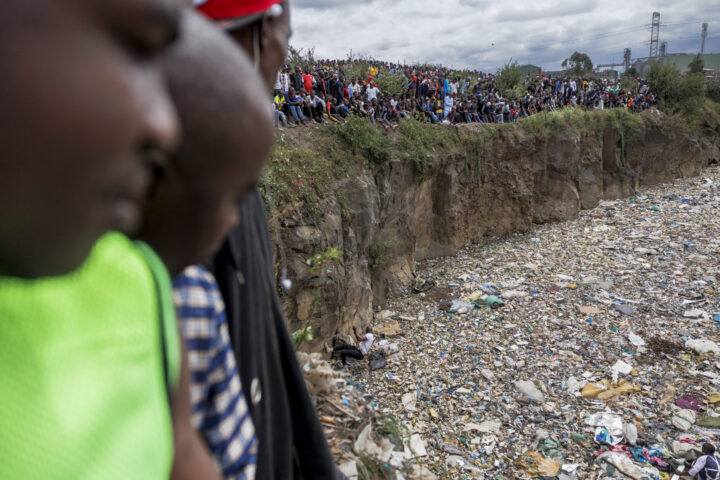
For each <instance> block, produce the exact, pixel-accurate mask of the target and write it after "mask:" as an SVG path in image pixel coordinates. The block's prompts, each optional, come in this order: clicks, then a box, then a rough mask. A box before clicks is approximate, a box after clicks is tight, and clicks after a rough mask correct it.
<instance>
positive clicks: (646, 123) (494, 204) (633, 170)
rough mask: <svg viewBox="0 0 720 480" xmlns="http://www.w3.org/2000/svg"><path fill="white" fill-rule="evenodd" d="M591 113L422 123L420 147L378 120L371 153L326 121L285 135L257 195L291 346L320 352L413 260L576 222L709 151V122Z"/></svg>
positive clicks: (393, 285)
mask: <svg viewBox="0 0 720 480" xmlns="http://www.w3.org/2000/svg"><path fill="white" fill-rule="evenodd" d="M602 115H604V114H603V113H602V112H595V113H593V114H588V115H585V116H584V117H582V118H587V120H585V124H583V125H580V126H579V127H577V128H570V127H571V126H567V127H568V128H559V129H558V128H548V129H535V130H533V129H530V128H528V127H527V126H526V127H521V126H518V125H506V126H502V127H497V126H490V127H488V126H483V125H463V126H458V127H450V126H424V125H421V126H420V127H421V128H427V129H434V130H433V135H434V136H433V137H431V138H430V139H429V141H428V139H427V138H423V139H422V141H423V142H424V144H425V145H426V146H425V147H421V146H420V143H422V142H421V141H420V140H418V138H420V137H413V136H412V135H406V136H405V137H403V135H405V134H404V133H403V132H402V131H397V132H396V131H391V132H383V131H382V130H380V129H379V127H378V130H377V133H376V135H378V136H387V137H388V138H380V137H378V140H381V141H382V142H380V145H381V147H378V148H379V149H377V150H369V149H364V148H363V147H362V145H361V146H360V147H359V148H358V147H357V145H353V144H352V138H351V139H350V143H348V142H347V141H343V140H342V138H341V137H339V136H338V135H337V134H336V133H334V132H333V129H339V128H346V130H345V131H344V133H345V134H348V131H347V127H344V126H340V127H338V126H334V125H331V126H318V127H315V126H313V127H306V128H298V129H295V130H292V131H285V132H284V135H283V136H282V138H280V139H279V140H278V142H279V144H280V147H278V148H277V149H276V152H275V158H273V160H272V162H271V164H270V166H269V170H268V178H266V182H265V183H266V185H269V186H270V188H266V197H269V200H270V202H269V203H270V205H271V211H270V215H271V230H272V231H273V235H274V237H275V239H276V245H275V246H276V252H277V257H278V272H280V270H281V268H282V264H283V263H284V262H285V259H286V262H287V269H288V277H289V278H290V279H291V280H292V282H293V284H292V288H291V289H290V290H289V291H287V292H283V300H284V303H285V306H286V312H287V314H288V323H289V329H290V331H291V332H292V331H296V330H298V329H301V328H304V327H310V328H311V329H312V332H313V340H312V341H309V342H305V343H304V344H303V345H302V347H301V348H302V349H303V350H315V351H317V350H321V349H323V348H324V347H325V346H327V345H329V344H330V343H331V339H332V337H333V336H334V335H336V334H349V333H351V331H352V327H353V326H358V327H364V326H365V325H368V324H370V323H371V321H372V318H373V312H374V311H376V310H377V309H379V308H381V307H382V305H383V304H384V302H385V299H386V298H387V296H388V295H392V294H393V293H397V292H399V291H402V290H405V289H408V288H412V285H413V282H414V265H415V262H416V261H418V260H423V259H426V258H432V257H438V256H445V255H452V254H454V253H455V252H457V250H459V249H460V248H461V247H462V246H464V245H465V244H467V243H468V242H473V241H481V240H482V239H483V238H484V237H488V236H504V235H508V234H512V233H517V232H523V231H526V230H528V229H529V228H530V227H531V225H532V224H533V223H546V222H559V221H565V220H569V219H572V218H575V217H576V216H577V214H578V212H579V211H580V210H581V209H591V208H594V207H595V206H596V205H597V204H598V202H599V201H600V200H603V199H612V198H620V197H626V196H631V195H633V193H634V192H635V189H637V188H638V187H639V186H641V185H653V184H657V183H661V182H666V181H669V180H672V179H674V178H679V177H688V176H693V175H697V174H698V173H699V172H700V171H701V170H702V169H703V167H705V166H707V165H708V164H710V163H712V162H717V161H718V159H720V122H717V121H716V119H715V118H709V119H705V120H704V121H703V122H701V127H700V128H697V129H686V128H682V124H681V123H679V122H678V120H677V119H671V118H668V117H665V116H664V115H663V114H661V113H660V112H658V111H649V112H645V113H643V114H642V115H638V116H636V118H634V119H632V121H631V122H625V123H624V124H617V123H615V124H614V123H613V122H612V121H605V119H604V118H603V117H602ZM439 129H442V130H439ZM398 130H401V129H398ZM349 134H350V135H354V134H355V132H349ZM373 135H375V133H373ZM373 138H374V137H373ZM433 139H439V141H438V142H437V143H434V142H433ZM415 140H417V148H415V146H414V145H415V143H414V141H415ZM383 142H384V143H383ZM319 159H321V160H322V162H319V163H320V164H319V165H317V164H313V162H316V163H317V161H318V160H319ZM311 164H313V165H314V166H313V165H311ZM308 165H310V166H308ZM295 177H297V178H295ZM318 178H321V179H320V181H319V183H318ZM283 184H285V185H286V186H285V187H283ZM288 185H289V186H288ZM293 192H294V195H293ZM308 192H311V193H312V195H310V193H308Z"/></svg>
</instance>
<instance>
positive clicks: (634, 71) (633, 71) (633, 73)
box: [623, 67, 638, 78]
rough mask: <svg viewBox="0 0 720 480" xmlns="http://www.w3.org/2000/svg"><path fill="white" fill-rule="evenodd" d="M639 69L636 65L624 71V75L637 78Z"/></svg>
mask: <svg viewBox="0 0 720 480" xmlns="http://www.w3.org/2000/svg"><path fill="white" fill-rule="evenodd" d="M637 76H638V71H637V68H635V67H630V68H628V69H627V70H625V71H624V72H623V77H630V78H637Z"/></svg>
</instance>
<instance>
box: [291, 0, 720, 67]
mask: <svg viewBox="0 0 720 480" xmlns="http://www.w3.org/2000/svg"><path fill="white" fill-rule="evenodd" d="M290 5H291V8H292V27H293V36H292V38H291V40H290V44H291V45H292V46H294V47H296V48H304V49H307V48H311V47H315V57H316V58H346V57H347V56H348V54H349V53H350V51H351V49H352V53H353V56H358V55H360V56H371V57H373V58H378V59H381V60H389V61H398V60H399V61H400V62H403V61H404V62H407V63H416V62H421V63H426V62H428V63H441V64H443V65H446V66H452V67H469V68H477V69H479V70H483V71H486V72H494V71H496V70H497V69H498V67H500V66H502V65H503V64H504V63H505V62H506V61H508V60H509V59H511V58H512V59H513V60H517V61H518V62H519V63H520V64H524V63H532V64H535V65H540V66H541V67H543V68H545V69H547V70H556V69H559V68H560V63H561V62H562V60H563V59H564V58H566V57H568V56H570V54H571V53H572V52H573V51H575V50H578V51H580V52H585V53H588V54H589V55H590V58H591V59H592V61H593V63H595V64H600V63H611V62H613V61H614V62H621V61H622V56H623V49H624V48H626V47H629V48H631V49H632V58H633V59H635V58H638V57H647V56H648V53H649V49H650V22H651V20H652V12H653V11H658V12H660V22H661V24H662V25H661V27H660V41H663V40H665V41H667V42H668V52H669V53H681V52H687V53H697V52H698V51H699V50H700V29H701V23H703V22H707V23H708V24H709V25H708V35H707V40H706V41H705V52H706V53H710V52H712V53H720V0H672V1H670V0H650V1H649V2H648V1H638V0H604V1H601V0H563V1H560V0H532V1H528V0H515V1H512V0H503V1H498V0H495V1H488V0H439V1H430V0H290Z"/></svg>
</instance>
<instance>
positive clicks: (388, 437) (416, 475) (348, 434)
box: [297, 352, 437, 480]
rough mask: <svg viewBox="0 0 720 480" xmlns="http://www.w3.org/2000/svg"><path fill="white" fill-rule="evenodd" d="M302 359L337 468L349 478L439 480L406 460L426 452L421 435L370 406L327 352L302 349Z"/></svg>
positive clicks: (300, 357) (311, 393)
mask: <svg viewBox="0 0 720 480" xmlns="http://www.w3.org/2000/svg"><path fill="white" fill-rule="evenodd" d="M297 356H298V362H299V364H300V366H301V368H302V371H303V374H304V376H305V382H306V384H307V386H308V390H309V392H310V395H311V397H312V398H313V399H314V401H315V403H316V409H317V411H318V416H319V418H320V423H321V424H322V426H323V430H324V432H325V436H326V438H327V440H328V444H329V446H330V450H331V453H332V455H333V459H334V460H335V464H336V465H337V466H338V469H339V470H340V471H341V472H342V473H343V474H344V475H345V476H346V477H347V478H349V479H350V480H358V479H359V478H362V479H366V480H372V479H375V478H393V479H398V480H403V479H405V478H408V479H418V480H436V479H437V477H436V476H435V475H434V474H433V473H432V472H431V471H430V470H429V469H427V468H426V467H424V466H422V465H420V464H418V463H415V464H411V462H409V461H408V460H410V459H412V458H414V457H415V456H416V455H418V454H419V455H425V454H426V452H425V445H424V442H423V441H422V439H421V438H420V436H419V435H411V434H410V431H409V430H408V429H407V428H406V427H404V426H403V425H401V424H400V423H399V422H397V420H396V419H395V418H383V417H382V416H380V415H378V414H377V412H376V411H375V410H374V409H373V408H372V407H371V406H370V405H369V403H368V401H367V400H366V399H365V397H364V395H363V393H362V389H360V388H356V387H357V385H355V384H354V382H353V380H352V378H350V376H349V375H348V374H347V372H345V371H341V370H338V369H333V368H332V367H331V363H330V361H328V360H326V359H325V358H326V357H327V356H326V355H322V354H320V353H312V354H307V353H303V352H298V354H297Z"/></svg>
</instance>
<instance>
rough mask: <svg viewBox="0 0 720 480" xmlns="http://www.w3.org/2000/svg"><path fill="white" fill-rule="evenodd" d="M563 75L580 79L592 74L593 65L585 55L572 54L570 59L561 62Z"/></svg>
mask: <svg viewBox="0 0 720 480" xmlns="http://www.w3.org/2000/svg"><path fill="white" fill-rule="evenodd" d="M562 68H564V69H565V73H567V74H568V75H572V76H577V77H582V76H584V75H588V74H590V73H592V69H593V63H592V60H590V57H589V56H588V54H587V53H580V52H577V51H576V52H573V54H572V55H570V58H566V59H565V60H563V62H562Z"/></svg>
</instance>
